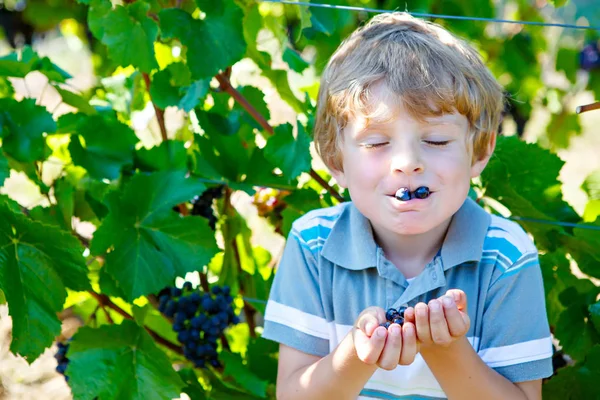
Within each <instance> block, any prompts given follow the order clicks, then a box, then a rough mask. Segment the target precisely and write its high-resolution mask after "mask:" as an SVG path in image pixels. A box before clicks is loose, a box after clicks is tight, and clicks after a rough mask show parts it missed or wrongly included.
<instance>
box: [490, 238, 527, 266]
mask: <svg viewBox="0 0 600 400" xmlns="http://www.w3.org/2000/svg"><path fill="white" fill-rule="evenodd" d="M491 249H494V250H497V251H498V252H500V253H502V254H503V255H505V256H506V257H507V258H508V259H510V261H511V264H514V263H515V262H517V260H519V258H521V256H522V255H523V253H521V252H520V251H519V249H517V248H516V247H515V245H513V244H512V243H511V242H509V241H508V240H507V239H505V238H498V237H486V238H485V241H484V242H483V250H484V251H485V250H491Z"/></svg>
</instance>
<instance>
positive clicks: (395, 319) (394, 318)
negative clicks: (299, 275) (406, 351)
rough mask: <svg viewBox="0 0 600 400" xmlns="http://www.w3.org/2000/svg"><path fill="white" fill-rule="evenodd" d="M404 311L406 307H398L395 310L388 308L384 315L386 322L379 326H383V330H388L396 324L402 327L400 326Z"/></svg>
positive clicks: (402, 322)
mask: <svg viewBox="0 0 600 400" xmlns="http://www.w3.org/2000/svg"><path fill="white" fill-rule="evenodd" d="M404 311H406V307H400V308H399V309H397V310H396V309H395V308H390V309H389V310H387V312H386V313H385V319H386V320H387V321H385V322H384V323H382V324H379V326H383V327H385V329H387V328H389V327H390V325H391V324H398V325H400V326H402V324H404Z"/></svg>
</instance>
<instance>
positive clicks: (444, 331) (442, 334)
mask: <svg viewBox="0 0 600 400" xmlns="http://www.w3.org/2000/svg"><path fill="white" fill-rule="evenodd" d="M429 328H430V329H431V339H432V340H433V342H434V343H436V344H440V345H449V344H450V343H451V342H452V337H451V336H450V332H449V331H448V324H447V323H446V317H445V316H444V310H443V308H442V303H441V302H440V301H439V300H437V299H435V300H431V301H430V302H429Z"/></svg>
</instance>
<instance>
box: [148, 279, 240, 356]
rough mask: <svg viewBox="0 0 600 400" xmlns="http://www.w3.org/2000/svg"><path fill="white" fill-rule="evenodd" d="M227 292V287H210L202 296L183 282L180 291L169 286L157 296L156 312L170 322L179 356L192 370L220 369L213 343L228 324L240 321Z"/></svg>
mask: <svg viewBox="0 0 600 400" xmlns="http://www.w3.org/2000/svg"><path fill="white" fill-rule="evenodd" d="M230 292H231V290H230V288H229V287H228V286H223V287H220V286H213V287H212V288H211V290H210V292H204V293H203V292H201V291H200V290H198V289H193V287H192V284H191V282H185V283H184V285H183V289H179V288H177V287H170V288H165V289H163V290H161V291H160V293H159V294H158V299H159V306H158V309H159V311H160V312H161V313H163V314H164V315H165V316H167V317H169V318H172V319H173V330H174V331H175V332H177V340H179V342H180V343H181V344H182V345H183V353H184V355H185V357H186V358H187V359H188V360H190V361H192V362H193V363H194V365H195V366H196V367H199V368H205V367H206V366H207V365H209V364H210V365H212V366H213V367H219V366H220V363H219V360H218V352H217V347H218V343H217V341H218V339H219V338H220V337H221V335H222V334H223V331H224V330H225V329H226V328H227V327H228V326H229V325H235V324H237V323H239V322H240V320H239V317H238V316H237V315H235V311H234V309H233V305H232V303H233V297H232V296H231V293H230Z"/></svg>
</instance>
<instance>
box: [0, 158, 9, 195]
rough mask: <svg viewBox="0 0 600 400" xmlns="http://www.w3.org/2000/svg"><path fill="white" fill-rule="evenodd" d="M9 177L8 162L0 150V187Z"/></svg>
mask: <svg viewBox="0 0 600 400" xmlns="http://www.w3.org/2000/svg"><path fill="white" fill-rule="evenodd" d="M9 176H10V168H9V167H8V160H7V159H6V157H5V156H4V153H3V152H2V150H1V149H0V186H3V185H4V180H5V179H6V178H8V177H9Z"/></svg>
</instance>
